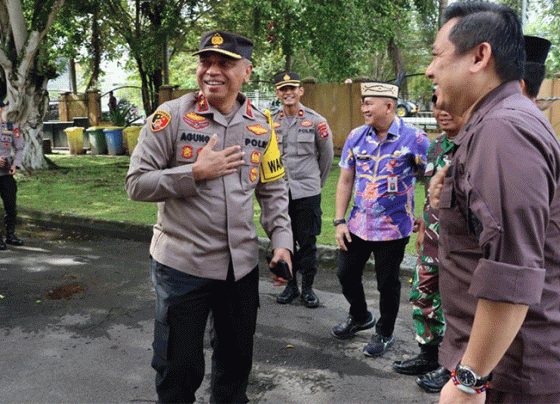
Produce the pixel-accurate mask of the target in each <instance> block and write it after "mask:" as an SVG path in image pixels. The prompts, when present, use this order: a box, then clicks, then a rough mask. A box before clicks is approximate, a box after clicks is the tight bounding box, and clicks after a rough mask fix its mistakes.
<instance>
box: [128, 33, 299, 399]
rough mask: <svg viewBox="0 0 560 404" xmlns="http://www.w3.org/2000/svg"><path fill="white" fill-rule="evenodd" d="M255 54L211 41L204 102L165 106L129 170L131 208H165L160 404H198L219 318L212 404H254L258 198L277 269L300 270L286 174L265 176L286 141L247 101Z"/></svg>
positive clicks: (221, 36)
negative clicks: (208, 334)
mask: <svg viewBox="0 0 560 404" xmlns="http://www.w3.org/2000/svg"><path fill="white" fill-rule="evenodd" d="M252 49H253V43H252V41H251V40H250V39H248V38H245V37H243V36H240V35H237V34H232V33H228V32H224V31H209V32H207V33H205V34H204V35H202V37H201V39H200V46H199V50H198V51H197V52H195V55H198V65H197V70H196V77H197V82H198V87H199V89H200V91H197V92H193V93H189V94H186V95H184V96H182V97H180V98H178V99H176V100H172V101H169V102H166V103H164V104H163V105H161V106H159V107H158V109H157V111H156V112H155V113H154V114H153V115H152V116H151V117H150V118H149V119H148V123H147V125H146V126H144V128H143V129H142V131H141V133H140V138H139V142H138V145H137V146H136V148H135V149H134V152H133V154H132V156H131V159H130V169H129V171H128V174H127V176H126V183H125V184H126V185H125V188H126V190H127V192H128V194H129V195H130V197H131V199H133V200H137V201H146V202H158V221H157V223H156V225H155V226H154V236H153V238H152V243H151V246H150V254H151V257H152V280H153V283H154V288H155V292H156V319H155V328H154V343H153V349H154V353H153V360H152V367H153V368H154V369H155V370H156V373H157V374H156V391H157V394H158V399H159V402H161V403H193V402H194V401H195V400H196V397H195V392H196V391H197V389H198V388H199V386H200V384H201V383H202V380H203V379H204V369H205V366H204V334H205V330H206V328H207V323H208V316H209V314H210V313H211V315H212V319H213V332H212V348H213V354H212V374H211V381H210V390H211V396H210V400H209V401H210V402H212V403H245V402H247V401H248V398H247V394H246V390H247V385H248V381H249V374H250V371H251V366H252V358H253V337H254V333H255V327H256V321H257V308H258V306H259V290H258V286H259V268H258V255H259V254H258V250H259V247H258V240H257V230H256V226H255V224H254V223H253V212H254V209H253V196H256V199H257V200H258V202H259V204H260V206H261V224H262V226H263V228H264V229H265V231H266V232H267V234H268V236H269V237H270V239H271V245H272V248H273V250H274V255H273V257H272V260H271V262H270V266H271V267H274V266H276V265H277V264H278V263H279V261H280V260H283V261H285V262H286V263H287V264H288V266H289V267H290V268H291V250H292V237H293V236H292V231H291V226H290V217H289V215H288V190H287V187H286V181H284V180H283V179H282V176H281V174H282V172H283V171H278V172H267V171H262V172H261V169H262V166H263V165H267V166H268V164H269V163H271V164H270V166H273V167H275V168H279V167H280V165H279V161H280V155H279V153H278V148H277V147H274V146H277V145H276V143H275V142H276V141H275V138H273V137H271V136H272V132H271V128H270V126H269V125H268V122H267V120H266V117H265V116H264V114H262V113H261V112H259V111H258V110H256V109H254V108H253V107H252V106H251V103H250V101H249V99H248V98H247V97H246V96H245V95H243V94H242V93H241V92H240V90H241V87H242V85H243V83H246V82H247V81H248V80H249V78H250V76H251V71H252V68H253V66H252V64H251V62H250V58H251V53H252ZM269 145H271V147H269ZM274 152H275V153H274ZM271 159H272V160H271ZM263 173H264V174H263ZM265 174H266V175H265ZM277 174H278V175H277ZM277 178H278V179H279V180H277ZM276 279H277V281H279V282H282V281H284V282H285V279H284V280H283V279H279V278H276Z"/></svg>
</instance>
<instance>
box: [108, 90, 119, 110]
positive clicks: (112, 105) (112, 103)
mask: <svg viewBox="0 0 560 404" xmlns="http://www.w3.org/2000/svg"><path fill="white" fill-rule="evenodd" d="M108 105H109V112H113V111H116V109H117V98H116V97H115V96H114V95H113V92H112V91H109V104H108Z"/></svg>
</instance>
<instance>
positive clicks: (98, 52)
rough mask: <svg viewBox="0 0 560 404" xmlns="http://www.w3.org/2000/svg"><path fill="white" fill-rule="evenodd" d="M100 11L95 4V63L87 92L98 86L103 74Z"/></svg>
mask: <svg viewBox="0 0 560 404" xmlns="http://www.w3.org/2000/svg"><path fill="white" fill-rule="evenodd" d="M98 11H99V4H97V3H95V4H94V6H93V15H92V17H91V38H92V39H91V50H92V52H93V55H92V57H93V62H92V67H91V77H90V79H89V82H88V84H87V87H86V91H88V90H91V89H92V88H95V87H96V86H97V82H98V81H99V74H100V72H101V68H100V65H101V37H100V33H99V21H98Z"/></svg>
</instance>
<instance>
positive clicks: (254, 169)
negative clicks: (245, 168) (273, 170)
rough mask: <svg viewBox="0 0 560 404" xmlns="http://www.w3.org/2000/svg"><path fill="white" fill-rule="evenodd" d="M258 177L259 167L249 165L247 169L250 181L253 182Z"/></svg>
mask: <svg viewBox="0 0 560 404" xmlns="http://www.w3.org/2000/svg"><path fill="white" fill-rule="evenodd" d="M258 177H259V169H258V168H257V167H251V169H250V170H249V179H250V180H251V182H255V181H256V180H257V178H258Z"/></svg>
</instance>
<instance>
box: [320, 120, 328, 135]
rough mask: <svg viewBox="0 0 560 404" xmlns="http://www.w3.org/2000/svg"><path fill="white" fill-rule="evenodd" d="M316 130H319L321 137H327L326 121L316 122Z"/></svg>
mask: <svg viewBox="0 0 560 404" xmlns="http://www.w3.org/2000/svg"><path fill="white" fill-rule="evenodd" d="M317 130H318V131H319V135H320V136H321V139H327V138H328V137H329V125H328V124H327V122H325V121H323V122H320V123H318V124H317Z"/></svg>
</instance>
